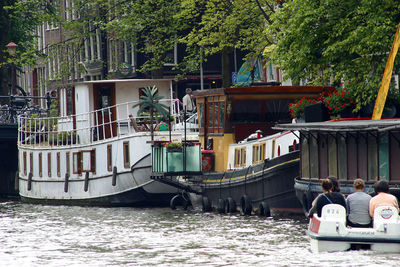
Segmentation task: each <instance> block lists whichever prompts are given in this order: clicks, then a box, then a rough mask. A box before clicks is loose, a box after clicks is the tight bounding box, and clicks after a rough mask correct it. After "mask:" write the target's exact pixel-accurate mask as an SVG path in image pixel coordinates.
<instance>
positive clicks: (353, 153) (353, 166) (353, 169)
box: [347, 134, 365, 180]
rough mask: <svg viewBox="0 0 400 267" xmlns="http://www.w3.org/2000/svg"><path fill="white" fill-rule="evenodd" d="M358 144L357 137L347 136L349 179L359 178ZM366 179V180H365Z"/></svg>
mask: <svg viewBox="0 0 400 267" xmlns="http://www.w3.org/2000/svg"><path fill="white" fill-rule="evenodd" d="M357 146H358V142H357V139H356V137H355V136H353V135H351V134H349V135H348V136H347V178H348V179H349V180H354V179H356V178H358V167H357V163H358V155H357V151H358V148H357ZM363 179H365V178H363Z"/></svg>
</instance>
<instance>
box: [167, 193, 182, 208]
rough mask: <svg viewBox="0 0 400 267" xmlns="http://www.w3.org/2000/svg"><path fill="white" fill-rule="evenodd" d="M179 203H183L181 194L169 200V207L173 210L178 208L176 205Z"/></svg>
mask: <svg viewBox="0 0 400 267" xmlns="http://www.w3.org/2000/svg"><path fill="white" fill-rule="evenodd" d="M178 205H182V196H181V195H175V196H174V197H173V198H171V200H170V202H169V207H170V208H171V209H172V210H176V207H177V206H178Z"/></svg>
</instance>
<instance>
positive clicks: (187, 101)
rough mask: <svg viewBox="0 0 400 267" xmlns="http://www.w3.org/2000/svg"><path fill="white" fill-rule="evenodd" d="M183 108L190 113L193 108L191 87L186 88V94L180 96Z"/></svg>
mask: <svg viewBox="0 0 400 267" xmlns="http://www.w3.org/2000/svg"><path fill="white" fill-rule="evenodd" d="M182 102H183V109H185V108H186V112H187V113H192V112H193V110H194V105H193V101H192V89H190V88H186V95H185V96H184V97H183V98H182Z"/></svg>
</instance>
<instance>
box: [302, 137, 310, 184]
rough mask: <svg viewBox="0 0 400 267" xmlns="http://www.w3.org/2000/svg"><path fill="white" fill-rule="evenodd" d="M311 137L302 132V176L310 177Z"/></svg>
mask: <svg viewBox="0 0 400 267" xmlns="http://www.w3.org/2000/svg"><path fill="white" fill-rule="evenodd" d="M308 140H309V137H308V136H306V135H304V134H301V137H300V142H301V148H300V153H301V177H302V178H310V154H309V151H310V150H309V142H308Z"/></svg>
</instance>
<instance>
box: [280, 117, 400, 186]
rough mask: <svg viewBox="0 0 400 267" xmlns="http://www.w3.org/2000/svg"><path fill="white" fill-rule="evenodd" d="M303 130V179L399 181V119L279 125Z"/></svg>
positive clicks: (372, 181)
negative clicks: (334, 178) (328, 177)
mask: <svg viewBox="0 0 400 267" xmlns="http://www.w3.org/2000/svg"><path fill="white" fill-rule="evenodd" d="M275 129H277V130H296V131H299V132H300V150H301V174H300V177H301V179H302V180H309V181H312V180H314V181H318V180H319V179H323V178H326V177H327V176H329V175H333V176H335V177H337V178H338V179H339V180H340V182H341V184H342V185H345V184H348V185H349V186H351V184H352V182H353V180H354V179H356V178H362V179H363V180H364V181H366V184H370V185H372V184H373V183H374V182H375V181H377V180H382V179H384V180H388V181H389V182H390V183H391V184H392V185H393V184H398V183H399V182H400V164H399V163H398V162H399V160H400V120H399V119H385V120H343V121H331V122H320V123H296V124H285V125H278V126H277V127H275Z"/></svg>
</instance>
